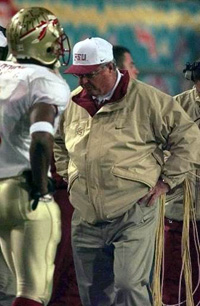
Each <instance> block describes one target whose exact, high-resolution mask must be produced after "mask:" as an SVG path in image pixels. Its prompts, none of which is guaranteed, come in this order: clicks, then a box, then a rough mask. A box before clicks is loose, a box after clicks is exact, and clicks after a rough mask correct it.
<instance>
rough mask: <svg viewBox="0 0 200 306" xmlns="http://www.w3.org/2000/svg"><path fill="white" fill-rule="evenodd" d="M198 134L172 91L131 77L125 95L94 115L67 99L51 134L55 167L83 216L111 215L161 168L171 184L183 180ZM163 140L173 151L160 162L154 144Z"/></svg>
mask: <svg viewBox="0 0 200 306" xmlns="http://www.w3.org/2000/svg"><path fill="white" fill-rule="evenodd" d="M81 90H82V89H81V87H79V88H78V89H76V90H75V91H74V92H73V95H76V94H78V92H80V91H81ZM199 135H200V132H199V130H198V128H197V126H196V124H194V123H193V122H192V121H191V120H190V118H189V116H188V115H187V114H186V113H185V112H184V111H183V109H182V108H181V107H180V106H179V105H178V103H177V102H175V101H174V100H173V98H172V97H170V96H168V95H166V94H164V93H162V92H160V91H159V90H157V89H155V88H153V87H151V86H149V85H146V84H144V83H142V82H139V81H136V80H131V81H130V82H129V86H128V90H127V93H126V94H125V96H124V97H123V98H122V99H121V100H118V101H115V102H112V103H107V104H105V105H104V106H103V107H102V108H101V109H100V110H99V111H98V112H97V113H96V114H95V115H94V117H91V116H90V115H89V114H88V112H87V111H86V110H85V109H84V108H83V107H80V106H79V105H77V104H76V103H74V102H73V101H71V103H70V105H69V107H68V108H67V110H66V111H65V113H64V115H63V118H62V121H61V124H60V132H59V133H58V134H57V138H56V145H55V159H56V167H57V171H58V173H59V174H60V175H62V176H64V177H66V178H67V179H68V181H69V191H70V200H71V203H72V205H73V206H74V207H76V208H77V209H78V210H79V211H80V212H81V215H82V217H83V219H84V220H86V221H88V222H91V223H94V222H96V221H98V220H107V219H113V218H116V217H117V216H119V215H121V214H123V213H124V212H125V211H127V210H128V209H129V208H130V207H131V206H132V205H133V203H135V202H136V201H138V199H139V198H141V197H142V196H143V195H144V194H146V193H147V192H148V190H149V188H151V187H153V186H155V184H156V182H157V180H158V178H159V176H160V175H161V173H162V175H163V177H164V178H165V180H166V181H167V182H168V183H169V185H170V186H171V187H174V186H175V185H177V184H179V183H180V182H182V181H183V179H184V178H185V173H186V172H187V171H189V170H191V169H192V168H193V164H192V163H195V162H196V163H198V164H200V152H197V151H196V150H194V148H196V147H197V146H199V145H200V137H199ZM167 144H168V145H170V146H171V154H172V155H171V157H170V158H169V159H168V161H167V163H166V164H165V165H163V152H162V150H160V149H159V147H160V146H163V147H165V146H167ZM66 149H67V152H66ZM67 156H68V158H67Z"/></svg>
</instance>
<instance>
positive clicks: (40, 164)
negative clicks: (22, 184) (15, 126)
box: [30, 103, 56, 195]
mask: <svg viewBox="0 0 200 306" xmlns="http://www.w3.org/2000/svg"><path fill="white" fill-rule="evenodd" d="M55 116H56V107H55V106H53V105H50V104H46V103H37V104H35V105H34V106H33V107H32V108H31V111H30V124H31V126H30V133H31V146H30V163H31V170H32V179H33V187H34V189H35V190H36V191H37V192H38V193H40V194H41V195H44V194H47V193H48V176H47V173H48V169H49V165H50V163H51V158H52V151H53V141H54V138H53V126H54V119H55Z"/></svg>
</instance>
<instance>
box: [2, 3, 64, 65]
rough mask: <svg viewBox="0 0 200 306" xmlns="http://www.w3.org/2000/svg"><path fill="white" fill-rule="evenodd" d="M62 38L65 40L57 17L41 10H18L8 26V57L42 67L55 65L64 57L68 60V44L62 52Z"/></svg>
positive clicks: (38, 8) (45, 10)
mask: <svg viewBox="0 0 200 306" xmlns="http://www.w3.org/2000/svg"><path fill="white" fill-rule="evenodd" d="M63 36H65V37H67V36H66V35H65V33H64V31H63V29H62V27H61V25H60V23H59V21H58V19H57V17H56V16H55V15H53V14H52V13H51V12H50V11H49V10H47V9H45V8H40V7H32V8H27V9H22V10H20V11H19V12H18V13H17V14H16V15H15V16H14V17H13V18H12V19H11V22H10V23H9V24H8V26H7V38H8V45H9V48H10V53H12V54H13V56H14V57H16V58H17V59H34V60H37V61H39V62H40V63H42V64H44V65H52V64H54V63H56V62H57V61H58V60H59V57H60V56H62V57H63V58H64V56H65V53H68V57H69V56H70V45H69V40H68V47H67V49H64V47H63ZM68 62H69V60H65V62H64V63H63V64H64V65H66V63H68Z"/></svg>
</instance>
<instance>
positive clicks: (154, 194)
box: [138, 180, 170, 206]
mask: <svg viewBox="0 0 200 306" xmlns="http://www.w3.org/2000/svg"><path fill="white" fill-rule="evenodd" d="M169 190H170V187H169V185H168V184H166V183H164V182H163V181H161V180H158V182H157V184H156V185H155V187H153V188H151V190H150V191H149V192H148V193H147V194H146V195H145V196H144V197H143V198H141V199H140V200H139V201H138V202H139V204H143V203H145V204H146V206H152V205H153V204H154V203H155V202H156V201H157V199H158V198H159V197H160V196H161V195H162V194H165V193H167V192H168V191H169Z"/></svg>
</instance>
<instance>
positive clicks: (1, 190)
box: [0, 175, 61, 305]
mask: <svg viewBox="0 0 200 306" xmlns="http://www.w3.org/2000/svg"><path fill="white" fill-rule="evenodd" d="M29 189H30V187H29V185H28V184H27V182H26V177H25V176H24V175H22V176H18V177H12V178H8V179H0V244H1V248H2V252H3V255H4V258H5V260H6V262H7V264H8V266H9V268H10V269H11V270H12V271H13V273H14V274H15V275H16V284H17V285H16V286H17V288H16V293H17V296H20V297H25V298H29V299H32V300H35V301H37V302H40V303H43V304H44V305H46V304H47V303H48V300H49V299H50V296H51V291H52V280H53V273H54V259H55V254H56V249H57V245H58V243H59V241H60V236H61V229H60V210H59V207H58V205H57V204H56V203H55V202H54V201H53V200H50V201H49V202H42V201H40V202H39V204H38V206H37V209H36V210H35V211H33V210H32V209H31V203H30V198H29Z"/></svg>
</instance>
